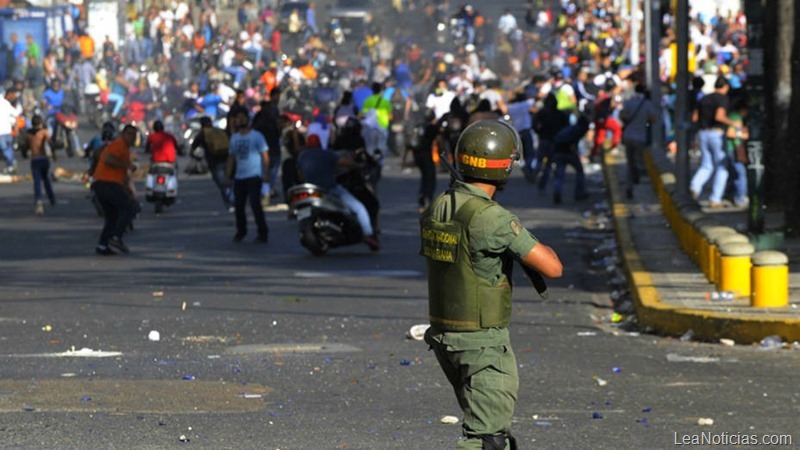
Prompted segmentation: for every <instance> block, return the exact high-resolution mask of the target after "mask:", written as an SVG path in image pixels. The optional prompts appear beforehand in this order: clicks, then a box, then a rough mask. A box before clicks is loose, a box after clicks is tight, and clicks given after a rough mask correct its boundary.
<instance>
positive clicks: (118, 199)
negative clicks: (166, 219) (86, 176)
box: [92, 125, 137, 256]
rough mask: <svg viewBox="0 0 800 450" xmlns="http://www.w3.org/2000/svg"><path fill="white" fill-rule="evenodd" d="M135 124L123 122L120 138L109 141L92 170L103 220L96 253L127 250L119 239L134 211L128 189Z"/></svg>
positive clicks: (123, 251)
mask: <svg viewBox="0 0 800 450" xmlns="http://www.w3.org/2000/svg"><path fill="white" fill-rule="evenodd" d="M136 133H137V131H136V128H135V127H133V126H131V125H126V126H125V128H124V129H123V130H122V134H121V135H120V137H119V138H117V139H116V140H114V141H111V142H110V143H109V144H108V145H107V146H106V148H105V149H103V151H102V153H100V156H99V157H98V162H97V168H96V169H95V171H94V183H93V184H92V189H93V190H94V193H95V195H96V196H97V200H98V201H99V202H100V206H101V207H102V208H103V213H104V217H105V223H104V225H103V231H102V232H101V233H100V240H99V241H98V243H97V247H96V248H95V252H96V253H97V254H98V255H104V256H109V255H114V254H116V253H115V252H114V251H113V250H112V248H113V249H115V250H118V251H121V252H122V253H128V252H129V251H130V250H128V247H127V246H126V245H125V244H124V243H123V242H122V234H123V233H124V232H125V229H126V228H127V226H128V224H129V223H130V221H131V219H132V218H133V215H134V210H133V208H132V206H131V199H130V195H129V193H128V190H127V186H128V180H129V173H130V170H131V167H132V163H131V145H133V143H134V142H136Z"/></svg>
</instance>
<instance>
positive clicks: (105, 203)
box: [92, 181, 134, 246]
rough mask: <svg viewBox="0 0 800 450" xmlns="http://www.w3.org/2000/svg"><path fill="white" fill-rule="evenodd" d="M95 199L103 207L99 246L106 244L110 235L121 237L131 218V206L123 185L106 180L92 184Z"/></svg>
mask: <svg viewBox="0 0 800 450" xmlns="http://www.w3.org/2000/svg"><path fill="white" fill-rule="evenodd" d="M92 189H94V194H95V195H96V196H97V201H98V202H99V203H100V206H101V207H102V208H103V217H104V218H105V223H104V224H103V231H102V232H100V240H99V241H98V242H97V243H98V245H100V246H106V245H108V239H109V238H111V237H117V238H120V237H122V234H123V233H124V232H125V229H126V228H127V227H128V225H129V224H130V223H131V220H132V219H133V214H134V211H133V208H132V204H131V199H130V196H129V195H128V191H127V190H126V188H125V186H123V185H121V184H118V183H111V182H108V181H95V182H94V184H92Z"/></svg>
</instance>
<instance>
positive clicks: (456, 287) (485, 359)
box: [420, 120, 562, 450]
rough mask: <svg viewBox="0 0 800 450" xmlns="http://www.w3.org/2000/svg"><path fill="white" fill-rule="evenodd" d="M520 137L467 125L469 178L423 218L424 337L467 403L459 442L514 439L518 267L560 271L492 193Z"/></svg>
mask: <svg viewBox="0 0 800 450" xmlns="http://www.w3.org/2000/svg"><path fill="white" fill-rule="evenodd" d="M519 143H520V140H519V136H518V135H517V133H516V131H515V130H514V129H513V128H511V127H510V126H509V125H508V124H506V123H505V122H501V121H498V120H484V121H479V122H476V123H474V124H472V125H470V126H469V127H467V128H466V129H465V130H464V132H463V133H462V135H461V137H460V139H459V140H458V143H457V144H456V154H455V157H456V170H457V171H458V173H459V174H460V175H461V178H462V179H463V181H459V180H454V182H453V184H452V186H451V188H450V189H449V190H448V191H446V192H445V193H443V194H441V195H439V196H438V197H437V198H436V199H435V200H434V201H433V203H432V204H431V206H430V207H429V208H428V209H427V210H426V211H425V212H424V213H423V214H422V217H421V218H420V224H421V230H422V250H421V253H422V255H423V256H424V257H425V259H426V263H427V267H428V296H429V315H430V322H431V327H430V328H429V329H428V331H427V332H426V334H425V342H427V343H428V345H430V347H431V349H433V350H434V352H435V353H436V358H437V360H438V361H439V364H440V365H441V367H442V369H443V370H444V373H445V375H446V376H447V379H448V381H450V384H451V385H452V386H453V389H454V391H455V394H456V397H457V398H458V403H459V405H460V406H461V409H462V410H463V413H464V421H463V433H464V436H465V439H463V440H460V441H459V442H458V446H457V448H459V449H481V450H484V449H485V450H503V449H506V448H511V449H515V448H516V445H515V442H514V439H513V438H512V437H511V434H510V428H511V418H512V416H513V415H514V405H515V403H516V400H517V391H518V388H519V377H518V374H517V363H516V358H515V357H514V352H513V351H512V349H511V342H510V338H509V332H508V324H509V320H510V316H511V268H512V265H513V263H514V261H515V260H516V261H518V262H520V263H522V264H524V265H526V266H528V267H530V268H532V269H534V270H536V271H538V272H539V273H541V274H542V275H544V276H546V277H560V276H561V270H562V267H561V262H560V261H559V259H558V256H557V255H556V254H555V252H554V251H553V250H552V249H551V248H550V247H548V246H546V245H544V244H541V243H538V242H537V240H536V238H534V237H533V235H531V234H530V233H529V232H528V230H526V229H525V228H523V227H522V225H521V224H520V221H519V219H518V218H517V217H516V216H515V215H514V214H512V213H511V212H509V211H508V210H506V209H505V208H503V207H502V206H500V204H498V203H497V202H495V201H493V200H492V197H493V196H494V194H495V193H496V192H497V191H498V190H500V189H502V188H503V187H504V186H505V184H506V181H507V180H508V177H509V175H510V173H511V168H512V164H513V162H514V160H516V159H518V157H519V153H518V152H519V151H520V145H519Z"/></svg>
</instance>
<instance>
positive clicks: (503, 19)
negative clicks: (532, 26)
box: [497, 8, 517, 36]
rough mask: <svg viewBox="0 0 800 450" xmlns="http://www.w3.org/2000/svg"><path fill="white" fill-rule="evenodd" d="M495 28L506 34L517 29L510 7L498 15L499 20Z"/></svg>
mask: <svg viewBox="0 0 800 450" xmlns="http://www.w3.org/2000/svg"><path fill="white" fill-rule="evenodd" d="M497 28H498V29H499V30H500V32H502V33H503V34H505V35H506V36H508V35H509V34H511V32H512V31H514V30H516V29H517V19H516V18H515V17H514V15H513V14H511V10H510V9H508V8H506V11H505V12H504V13H503V15H502V16H500V20H498V21H497Z"/></svg>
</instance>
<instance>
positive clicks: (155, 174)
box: [144, 163, 178, 214]
mask: <svg viewBox="0 0 800 450" xmlns="http://www.w3.org/2000/svg"><path fill="white" fill-rule="evenodd" d="M144 188H145V191H144V193H145V199H146V200H147V201H148V202H149V203H154V204H155V212H156V214H159V213H161V212H163V211H164V207H165V206H170V205H172V204H173V203H175V199H176V198H178V173H177V170H176V169H175V165H174V164H171V163H154V164H153V165H151V166H150V171H149V172H148V173H147V178H146V179H145V184H144Z"/></svg>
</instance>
